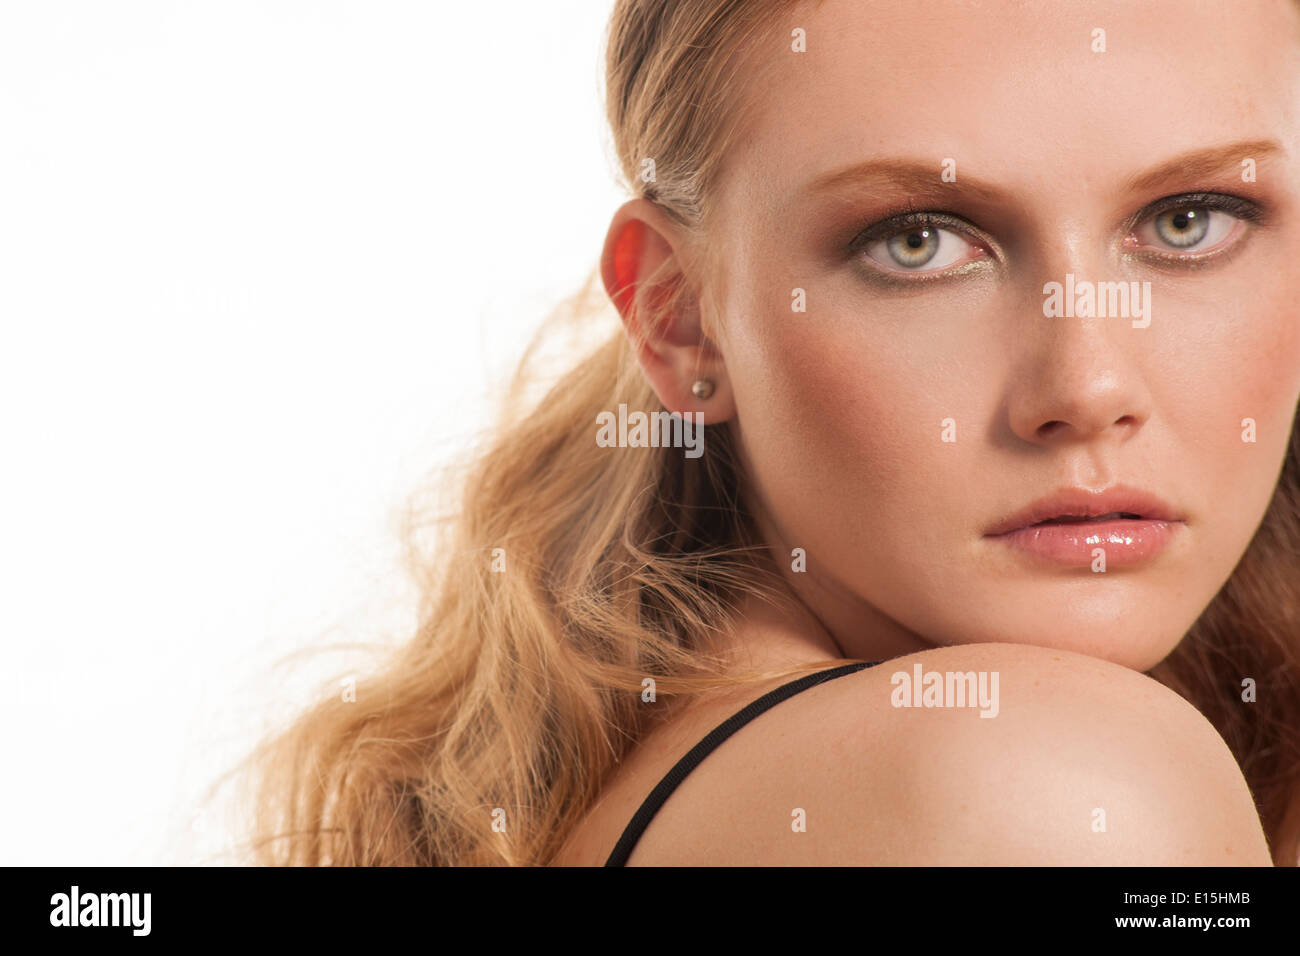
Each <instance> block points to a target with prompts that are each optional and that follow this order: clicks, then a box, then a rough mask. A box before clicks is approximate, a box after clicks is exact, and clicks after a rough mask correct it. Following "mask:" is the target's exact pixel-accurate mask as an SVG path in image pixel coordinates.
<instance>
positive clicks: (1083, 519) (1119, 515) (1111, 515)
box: [1027, 511, 1143, 528]
mask: <svg viewBox="0 0 1300 956" xmlns="http://www.w3.org/2000/svg"><path fill="white" fill-rule="evenodd" d="M1118 519H1122V520H1124V521H1141V520H1143V518H1142V515H1140V514H1133V513H1131V512H1128V511H1108V512H1106V514H1104V515H1058V516H1057V517H1055V518H1047V519H1046V520H1044V521H1036V522H1034V523H1033V524H1031V525H1028V526H1027V527H1030V528H1037V527H1040V526H1041V525H1045V524H1086V523H1088V522H1093V521H1111V520H1118Z"/></svg>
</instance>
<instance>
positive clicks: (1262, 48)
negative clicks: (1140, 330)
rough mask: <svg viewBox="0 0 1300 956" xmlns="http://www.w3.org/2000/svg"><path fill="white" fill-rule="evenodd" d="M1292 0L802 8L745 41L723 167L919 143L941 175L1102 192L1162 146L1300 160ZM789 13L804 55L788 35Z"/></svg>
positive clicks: (775, 171)
mask: <svg viewBox="0 0 1300 956" xmlns="http://www.w3.org/2000/svg"><path fill="white" fill-rule="evenodd" d="M1298 7H1300V4H1297V3H1296V2H1294V0H1249V2H1230V3H1229V2H1225V3H1189V2H1186V0H1148V2H1143V3H1133V2H1131V0H1113V2H1112V0H1098V2H1090V3H1073V2H1046V3H1026V2H1014V0H927V2H926V3H925V4H921V5H900V4H896V3H892V2H877V0H822V2H819V3H809V4H803V5H799V6H797V7H795V9H794V10H793V11H792V12H791V13H790V14H788V15H786V16H784V17H783V18H782V23H781V24H779V25H776V26H774V29H775V33H776V37H775V40H774V41H773V42H771V43H769V44H767V45H765V46H764V47H763V48H762V49H761V50H755V51H754V52H753V54H752V55H753V56H754V57H755V58H756V59H757V60H758V63H757V64H756V65H757V66H758V67H759V69H757V70H755V71H754V72H753V74H752V75H753V77H754V79H753V82H752V83H751V84H750V86H749V87H748V89H747V90H746V91H745V96H746V97H747V98H751V103H752V108H753V112H752V113H751V114H750V118H749V120H748V123H747V126H746V130H745V134H744V136H743V137H742V140H741V142H740V143H739V144H738V147H737V148H736V149H735V150H734V151H733V153H732V155H731V156H729V157H728V159H727V161H726V163H725V165H726V167H727V169H728V171H729V172H730V173H733V174H734V175H728V176H725V177H724V181H725V182H735V183H738V184H740V185H742V186H747V187H748V190H758V189H761V191H762V192H763V193H764V194H765V195H767V196H768V197H794V196H795V195H796V191H797V190H798V189H799V188H800V187H801V186H803V185H805V184H807V183H808V182H809V181H810V180H811V179H813V178H815V177H817V176H818V174H821V173H825V172H827V171H829V170H834V169H837V168H841V167H843V166H847V165H851V164H854V163H860V162H863V161H864V160H870V159H888V158H892V157H897V156H907V157H916V156H921V157H934V164H935V169H936V175H937V171H938V169H939V165H940V163H941V162H942V160H944V159H946V158H952V159H954V160H955V161H956V163H957V168H958V175H959V176H960V172H961V170H962V169H963V168H964V169H966V170H978V171H979V173H980V176H981V178H985V179H989V178H991V179H995V180H997V181H998V182H1000V183H1006V184H1008V185H1010V186H1012V187H1015V188H1025V189H1032V188H1034V187H1035V186H1043V187H1050V186H1053V185H1055V186H1058V187H1059V186H1060V185H1061V184H1065V183H1069V184H1072V185H1073V186H1077V187H1080V188H1091V187H1096V188H1103V189H1104V188H1109V187H1111V186H1114V185H1116V184H1118V183H1120V182H1122V181H1125V180H1127V179H1128V178H1129V177H1131V176H1132V175H1133V174H1134V173H1135V172H1136V171H1139V170H1142V169H1146V168H1148V167H1150V166H1152V165H1153V164H1154V163H1157V162H1158V161H1159V160H1161V159H1165V158H1167V157H1170V156H1174V155H1177V154H1180V153H1184V152H1188V151H1192V150H1198V149H1204V148H1206V147H1207V146H1211V145H1214V144H1218V143H1226V142H1232V141H1235V140H1243V139H1252V138H1253V139H1262V138H1273V139H1277V140H1280V141H1281V143H1282V145H1283V147H1284V148H1285V150H1286V153H1287V155H1288V156H1290V157H1296V156H1297V155H1298V154H1300V149H1298V148H1297V147H1298V146H1300V143H1298V142H1297V139H1296V132H1297V122H1296V119H1297V114H1296V110H1297V106H1298V105H1300V103H1298V102H1297V101H1298V100H1300V10H1298V9H1297V8H1298ZM796 27H798V28H801V29H802V30H803V31H804V32H805V34H806V47H807V49H806V52H803V53H796V52H793V51H792V50H791V48H790V44H791V36H790V31H791V30H793V29H794V28H796ZM1098 31H1104V33H1099V32H1098ZM1102 42H1104V45H1105V46H1104V52H1102V51H1100V45H1101V43H1102ZM748 190H747V191H748Z"/></svg>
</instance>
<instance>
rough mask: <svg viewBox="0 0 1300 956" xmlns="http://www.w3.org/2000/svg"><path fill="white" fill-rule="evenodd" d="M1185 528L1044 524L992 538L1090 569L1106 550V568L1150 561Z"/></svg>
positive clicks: (1114, 522) (1124, 522)
mask: <svg viewBox="0 0 1300 956" xmlns="http://www.w3.org/2000/svg"><path fill="white" fill-rule="evenodd" d="M1182 528H1183V523H1182V522H1181V521H1155V520H1150V519H1132V518H1111V519H1108V520H1105V521H1080V522H1072V523H1068V524H1040V525H1034V526H1032V527H1029V528H1018V529H1017V530H1015V531H1008V532H1007V533H1006V534H998V535H989V536H988V538H989V540H990V541H1001V542H1002V543H1003V544H1005V545H1007V547H1010V548H1014V549H1015V550H1017V551H1021V552H1023V553H1025V554H1028V555H1031V556H1033V557H1035V558H1039V559H1041V560H1043V561H1046V562H1050V563H1052V564H1058V565H1062V566H1065V567H1089V566H1091V565H1092V562H1093V560H1094V556H1093V551H1095V550H1096V549H1097V548H1102V549H1104V551H1105V554H1106V567H1108V568H1109V567H1112V566H1117V565H1127V564H1138V563H1139V562H1142V561H1149V560H1151V559H1152V558H1154V557H1155V556H1156V555H1158V554H1159V553H1160V552H1161V551H1163V550H1164V549H1165V548H1166V547H1167V546H1168V545H1169V542H1170V541H1171V540H1173V538H1174V536H1175V535H1176V534H1178V532H1179V531H1180V530H1181V529H1182Z"/></svg>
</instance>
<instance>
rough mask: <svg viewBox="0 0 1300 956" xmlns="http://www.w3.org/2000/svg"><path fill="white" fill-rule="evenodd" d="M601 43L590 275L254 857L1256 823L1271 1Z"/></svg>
mask: <svg viewBox="0 0 1300 956" xmlns="http://www.w3.org/2000/svg"><path fill="white" fill-rule="evenodd" d="M607 66H608V70H607V89H606V97H607V107H608V117H609V121H610V125H611V128H612V131H613V137H614V143H615V146H616V150H617V155H618V159H619V163H620V166H621V170H622V172H623V175H624V177H625V179H626V181H627V183H628V184H629V186H630V187H631V189H632V190H633V192H634V193H635V196H634V198H632V199H631V200H630V201H629V202H628V203H627V204H625V205H624V206H623V207H622V208H620V209H619V210H618V211H617V213H616V214H615V216H614V219H613V222H612V224H611V226H610V229H609V233H608V236H607V238H606V242H605V248H604V254H603V257H602V261H601V269H600V276H601V279H602V280H603V284H604V287H605V290H606V292H607V293H608V296H609V299H610V301H612V303H613V304H614V306H615V308H616V310H617V313H618V316H617V317H618V319H621V323H615V321H614V319H613V317H612V316H610V315H609V314H608V313H602V314H600V315H598V316H595V317H592V316H586V318H587V319H588V320H589V321H590V323H592V324H593V325H594V326H595V327H597V328H601V326H600V325H599V323H600V322H607V323H608V328H604V330H603V331H602V332H601V333H600V334H601V336H602V338H603V343H602V344H599V347H596V348H595V349H594V350H593V349H592V348H591V343H592V342H594V341H597V340H595V339H593V338H591V337H590V335H591V333H590V332H589V331H587V330H586V329H587V327H582V328H583V329H584V332H583V335H584V336H585V337H579V336H575V337H574V338H573V339H571V340H570V344H571V347H572V348H573V351H572V353H571V354H572V355H573V359H572V368H571V370H570V371H568V372H567V374H565V375H564V376H563V377H562V378H561V379H560V380H559V381H558V383H556V384H554V385H553V387H551V388H550V390H549V391H548V392H546V393H545V395H544V396H543V397H541V399H540V400H537V401H533V402H527V401H526V400H525V396H526V392H525V388H526V386H527V385H528V384H529V383H530V381H531V380H530V379H527V378H526V377H525V376H524V373H523V372H522V371H521V377H520V379H519V382H518V390H517V393H516V395H517V397H518V399H519V401H518V402H517V403H516V405H515V407H514V408H512V409H511V410H510V411H509V412H508V414H507V416H506V419H505V421H504V423H503V424H502V426H501V429H500V431H499V432H498V433H497V434H496V435H495V436H493V439H492V441H491V443H490V444H489V446H488V447H486V448H485V449H484V450H483V451H482V453H481V455H480V456H479V457H478V458H477V459H476V460H475V462H474V465H473V468H472V469H471V471H470V473H469V474H468V475H467V477H466V483H465V485H464V486H463V487H464V490H463V496H462V499H461V502H460V508H459V514H458V516H457V521H456V523H455V525H454V527H453V529H452V531H451V534H452V537H451V538H450V539H449V540H448V541H447V543H446V544H445V545H443V546H440V547H438V548H437V549H431V553H432V554H433V555H434V557H433V558H431V559H430V560H431V562H432V563H431V565H430V567H429V568H428V570H427V577H426V578H424V579H423V580H424V581H425V582H426V585H427V589H428V590H427V593H428V597H427V600H426V602H425V604H424V606H423V608H422V611H423V614H422V618H421V620H422V622H423V623H422V624H421V626H420V628H419V631H418V633H417V634H416V636H415V637H414V639H413V640H412V641H411V642H410V644H409V645H408V646H407V647H405V648H404V649H403V650H402V651H401V653H400V654H399V655H398V656H397V658H396V659H395V660H393V661H392V662H391V663H390V665H389V666H388V667H387V668H386V669H384V670H383V671H381V672H380V673H378V674H377V675H375V676H373V677H372V678H371V679H370V680H369V681H367V682H363V683H362V684H360V685H359V686H358V687H357V690H356V694H355V699H345V700H340V699H326V700H323V701H322V702H321V703H320V704H319V705H317V706H316V707H315V708H313V709H312V710H311V711H310V712H309V713H308V714H306V715H305V716H303V717H302V718H301V719H300V720H299V721H298V722H297V723H296V724H295V725H294V726H292V727H291V728H289V729H288V730H287V731H285V733H284V734H283V735H281V736H280V737H278V738H276V739H275V740H273V741H271V742H270V743H269V744H268V745H267V747H266V748H265V750H264V752H263V753H262V754H259V756H260V757H261V758H263V769H264V771H265V773H264V774H263V776H262V777H261V778H260V779H261V784H262V787H261V790H260V791H258V792H259V803H258V807H259V810H260V812H261V813H262V816H261V817H260V819H259V821H258V822H259V828H258V831H257V834H256V839H255V842H254V846H255V847H256V848H257V849H258V852H259V859H262V860H264V861H267V862H285V863H336V864H337V863H361V864H457V865H464V864H544V863H553V864H576V865H592V864H594V865H599V864H602V863H607V862H608V863H628V864H645V865H655V864H691V863H720V864H791V863H793V864H825V863H863V864H909V863H916V864H936V863H937V864H944V863H975V864H1016V863H1046V864H1057V863H1061V864H1067V863H1096V864H1156V865H1160V864H1233V865H1268V864H1269V863H1270V862H1272V863H1276V864H1285V865H1291V864H1293V863H1295V861H1296V856H1297V850H1298V843H1300V655H1298V653H1297V641H1298V640H1300V638H1298V636H1297V627H1298V626H1300V620H1297V615H1298V614H1300V512H1298V511H1297V508H1298V506H1300V485H1298V484H1297V481H1298V475H1300V471H1298V470H1297V467H1298V465H1300V463H1298V462H1297V457H1296V456H1297V446H1296V439H1295V436H1294V430H1293V426H1294V417H1295V411H1296V404H1297V400H1298V399H1300V330H1297V323H1296V321H1295V305H1294V303H1295V302H1296V301H1297V300H1300V271H1297V270H1295V269H1294V268H1293V264H1294V263H1293V258H1294V255H1295V250H1297V249H1300V137H1298V136H1297V133H1298V131H1300V123H1298V121H1297V114H1296V109H1297V103H1298V100H1297V97H1296V96H1295V93H1296V90H1297V82H1298V81H1300V9H1297V5H1296V4H1295V3H1293V2H1289V0H1259V2H1254V3H1251V4H1228V3H1223V4H1198V5H1194V6H1188V5H1184V4H1179V3H1176V2H1174V0H1168V2H1165V0H1161V2H1155V3H1150V4H1143V5H1135V4H1123V3H1101V2H1099V3H1090V4H1075V3H1070V4H1066V3H1061V4H1052V5H1043V6H1036V7H1031V6H1028V5H1023V4H1019V3H1014V2H1010V0H1006V2H987V3H982V4H979V5H972V4H968V3H963V2H957V0H953V2H945V3H938V4H933V5H930V6H927V8H926V14H925V16H921V15H919V14H917V13H915V12H912V11H911V10H910V9H909V10H907V11H900V9H899V8H897V7H896V6H894V5H892V4H886V3H874V2H866V3H863V2H859V0H824V2H820V3H815V2H788V0H762V2H758V0H619V2H617V4H616V7H615V10H614V14H613V18H612V21H611V25H610V36H609V48H608V59H607ZM521 238H528V234H527V233H525V234H524V235H523V236H521ZM536 238H537V236H532V237H531V239H529V241H535V240H536ZM580 303H581V300H580ZM582 317H583V316H582V315H579V316H578V318H582ZM616 324H617V327H615V325H616ZM579 346H581V348H582V351H581V353H580V352H579V351H578V347H579ZM664 411H667V412H672V413H676V417H674V418H667V417H656V413H662V412H664ZM700 423H702V427H701V424H700ZM868 665H874V666H868ZM812 675H816V676H815V677H814V676H812ZM805 678H806V679H805ZM751 705H753V706H751ZM733 715H734V717H735V719H730V718H733ZM715 728H717V731H718V732H717V733H711V732H712V731H714V730H715ZM660 781H663V782H662V784H661V783H660Z"/></svg>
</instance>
